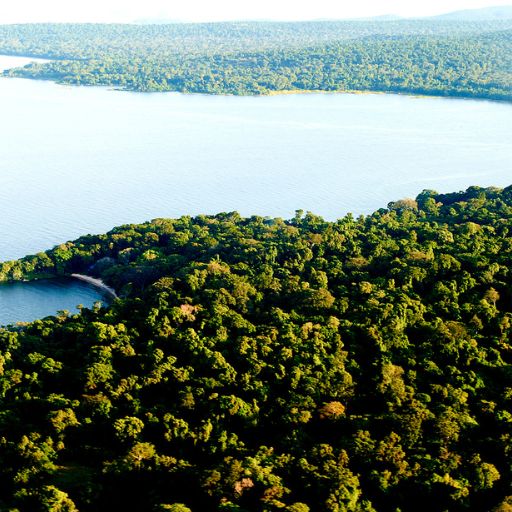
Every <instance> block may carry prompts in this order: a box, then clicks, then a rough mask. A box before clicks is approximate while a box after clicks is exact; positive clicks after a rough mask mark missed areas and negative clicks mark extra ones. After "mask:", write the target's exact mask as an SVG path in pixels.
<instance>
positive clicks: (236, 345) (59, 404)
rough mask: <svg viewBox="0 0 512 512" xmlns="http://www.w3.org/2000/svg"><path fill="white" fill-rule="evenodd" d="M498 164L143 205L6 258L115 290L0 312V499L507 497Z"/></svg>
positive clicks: (392, 505)
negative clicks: (188, 204)
mask: <svg viewBox="0 0 512 512" xmlns="http://www.w3.org/2000/svg"><path fill="white" fill-rule="evenodd" d="M511 230H512V186H510V187H507V188H505V189H497V188H479V187H471V188H469V189H468V190H467V191H465V192H460V193H453V194H438V193H436V192H434V191H429V190H425V191H423V192H422V193H421V194H419V196H418V197H417V198H416V199H402V200H398V201H395V202H392V203H390V204H389V205H388V207H387V208H382V209H380V210H378V211H376V212H375V213H373V214H371V215H368V216H360V217H358V218H354V217H353V216H352V215H346V216H345V217H343V218H341V219H339V220H337V221H335V222H327V221H325V220H323V219H322V218H320V217H318V216H316V215H314V214H312V213H306V214H304V213H303V212H301V211H298V212H297V213H296V216H295V217H294V218H293V219H291V220H283V219H279V218H266V217H259V216H253V217H250V218H243V217H241V216H240V215H239V214H237V213H220V214H218V215H215V216H197V217H194V218H192V217H186V216H185V217H181V218H179V219H174V220H173V219H155V220H153V221H151V222H147V223H144V224H141V225H125V226H121V227H118V228H115V229H113V230H112V231H110V232H109V233H107V234H105V235H88V236H84V237H81V238H79V239H78V240H75V241H74V242H68V243H64V244H62V245H59V246H57V247H55V248H54V249H52V250H49V251H47V252H46V253H40V254H36V255H34V256H29V257H26V258H23V259H21V260H18V261H14V262H6V263H3V264H2V265H1V266H0V279H1V280H3V281H8V280H23V279H35V278H38V277H40V276H46V277H48V276H52V275H56V276H57V275H68V274H71V273H75V272H76V273H86V274H88V275H92V276H95V277H97V278H101V279H103V280H104V281H105V282H106V283H107V284H108V285H110V286H112V287H113V288H115V289H116V291H117V293H118V294H119V296H120V297H119V298H118V299H116V300H115V301H114V302H113V303H112V304H111V305H110V307H108V308H103V307H100V306H99V305H98V307H95V308H93V309H92V310H89V309H82V310H81V311H80V312H79V313H77V314H71V313H69V312H61V313H60V314H59V315H58V316H56V317H48V318H44V319H41V320H37V321H35V322H32V323H30V324H23V325H15V326H11V327H7V328H3V329H0V476H1V478H0V509H1V510H6V511H7V510H11V511H14V510H19V511H33V512H37V511H68V512H70V511H75V510H80V511H107V510H134V511H135V510H137V511H142V510H144V511H153V510H154V511H173V512H187V511H189V512H190V511H193V512H202V511H216V510H218V511H232V512H234V511H237V512H263V511H265V512H271V511H288V512H307V511H311V512H342V511H346V512H351V511H354V512H355V511H358V512H363V511H365V512H372V511H374V512H382V511H384V512H388V511H389V512H397V511H399V510H400V511H402V512H406V511H425V512H426V511H428V512H433V511H439V512H442V511H448V510H449V511H450V512H456V511H466V510H478V511H491V510H495V511H501V512H506V511H510V510H511V509H512V488H511V482H512V451H511V441H512V439H511V437H512V414H511V406H512V366H511V365H512V345H511V334H512V274H511V272H510V268H511V266H512V238H511Z"/></svg>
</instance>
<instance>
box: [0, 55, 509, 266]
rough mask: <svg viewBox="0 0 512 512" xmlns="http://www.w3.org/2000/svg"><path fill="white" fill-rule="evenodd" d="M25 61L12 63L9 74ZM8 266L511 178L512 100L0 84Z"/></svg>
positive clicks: (2, 248) (356, 209)
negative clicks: (229, 218) (180, 226)
mask: <svg viewBox="0 0 512 512" xmlns="http://www.w3.org/2000/svg"><path fill="white" fill-rule="evenodd" d="M27 60H28V59H25V60H23V59H19V58H12V57H0V68H2V67H3V68H9V67H14V66H16V65H20V64H22V63H24V62H26V61H27ZM0 113H1V121H2V122H1V123H0V179H1V182H0V183H1V186H0V260H6V259H12V258H18V257H21V256H24V255H26V254H29V253H34V252H38V251H42V250H45V249H48V248H50V247H52V246H54V245H56V244H58V243H61V242H63V241H66V240H70V239H74V238H76V237H78V236H80V235H83V234H86V233H102V232H105V231H108V230H109V229H110V228H112V227H113V226H116V225H119V224H126V223H136V222H143V221H145V220H149V219H152V218H155V217H177V216H180V215H196V214H199V213H206V214H213V213H217V212H222V211H232V210H238V211H239V212H240V213H241V214H243V215H253V214H257V215H262V216H267V215H268V216H279V217H284V218H290V217H292V216H293V214H294V211H295V210H297V209H303V210H310V211H312V212H314V213H316V214H318V215H322V216H323V217H325V218H327V219H336V218H339V217H342V216H343V215H345V214H346V213H347V212H352V213H354V214H356V215H357V214H361V213H370V212H371V211H373V210H375V209H378V208H381V207H385V206H386V205H387V203H388V202H389V201H392V200H396V199H400V198H403V197H414V196H416V195H417V194H418V193H419V192H420V191H421V190H422V189H425V188H428V189H435V190H438V191H440V192H444V191H446V192H447V191H456V190H461V189H464V188H467V187H468V186H470V185H480V186H490V185H496V186H508V185H510V184H511V183H512V144H511V141H512V123H511V122H510V120H511V119H512V105H511V104H504V103H494V102H488V101H472V100H459V99H440V98H416V97H409V96H398V95H384V94H380V95H377V94H375V95H374V94H365V95H362V94H360V95H356V94H302V95H281V96H270V97H231V96H206V95H183V94H175V93H159V94H158V93H156V94H155V93H153V94H141V93H130V92H120V91H113V90H109V89H106V88H96V87H72V86H61V85H57V84H54V83H52V82H45V81H32V80H22V79H8V78H5V79H0Z"/></svg>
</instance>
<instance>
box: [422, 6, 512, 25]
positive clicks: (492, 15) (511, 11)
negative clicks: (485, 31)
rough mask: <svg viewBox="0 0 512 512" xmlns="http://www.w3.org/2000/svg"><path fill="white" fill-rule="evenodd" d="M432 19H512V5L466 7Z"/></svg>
mask: <svg viewBox="0 0 512 512" xmlns="http://www.w3.org/2000/svg"><path fill="white" fill-rule="evenodd" d="M431 19H438V20H454V21H455V20H457V21H479V20H483V21H491V20H510V19H512V5H501V6H496V7H486V8H483V9H466V10H464V11H455V12H449V13H447V14H442V15H440V16H434V17H433V18H431Z"/></svg>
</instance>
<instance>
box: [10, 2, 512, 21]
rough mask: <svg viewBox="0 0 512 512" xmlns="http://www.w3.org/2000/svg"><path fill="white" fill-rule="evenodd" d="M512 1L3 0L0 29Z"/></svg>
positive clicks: (354, 13) (404, 10)
mask: <svg viewBox="0 0 512 512" xmlns="http://www.w3.org/2000/svg"><path fill="white" fill-rule="evenodd" d="M511 3H512V0H430V1H415V0H355V1H354V0H314V1H311V0H307V1H300V0H256V1H252V2H251V1H247V0H137V1H134V0H81V1H80V0H79V1H74V0H14V1H13V0H0V24H2V23H33V22H123V23H129V22H133V21H137V20H141V19H158V18H162V19H166V20H173V21H226V20H249V19H258V20H312V19H345V18H357V17H367V16H380V15H385V14H394V15H399V16H405V17H415V16H430V15H435V14H441V13H445V12H450V11H455V10H460V9H474V8H479V7H490V6H495V5H510V4H511Z"/></svg>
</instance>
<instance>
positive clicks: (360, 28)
mask: <svg viewBox="0 0 512 512" xmlns="http://www.w3.org/2000/svg"><path fill="white" fill-rule="evenodd" d="M0 53H3V54H10V55H29V56H34V57H45V58H50V59H54V60H53V62H51V63H45V64H32V65H29V66H26V67H24V68H20V69H15V70H11V71H7V72H5V73H4V74H5V75H9V76H21V77H28V78H42V79H49V80H55V81H58V82H61V83H68V84H84V85H108V86H113V87H118V88H122V89H127V90H134V91H180V92H199V93H213V94H269V93H272V92H280V91H281V92H282V91H382V92H403V93H416V94H430V95H441V96H444V95H449V96H463V97H479V98H490V99H501V100H507V101H509V100H511V99H512V20H508V21H488V22H485V21H481V22H471V21H466V22H462V21H450V20H447V21H443V20H436V21H432V20H409V21H408V20H401V21H344V22H341V21H340V22H334V21H330V22H327V21H326V22H320V21H319V22H297V23H277V22H275V23H265V22H245V23H243V22H232V23H204V24H169V25H95V24H79V25H72V24H62V25H61V24H34V25H3V26H0Z"/></svg>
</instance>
